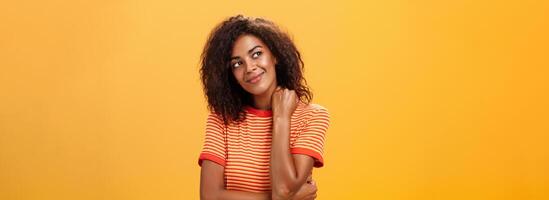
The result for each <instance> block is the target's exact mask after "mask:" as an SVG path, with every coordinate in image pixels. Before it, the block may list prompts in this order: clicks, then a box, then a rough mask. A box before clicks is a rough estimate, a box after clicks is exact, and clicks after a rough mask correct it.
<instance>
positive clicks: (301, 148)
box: [291, 106, 330, 168]
mask: <svg viewBox="0 0 549 200" xmlns="http://www.w3.org/2000/svg"><path fill="white" fill-rule="evenodd" d="M329 125H330V116H329V114H328V111H327V110H326V109H325V108H323V107H320V106H318V107H317V108H315V109H313V110H312V111H311V117H310V118H309V120H308V121H307V122H306V125H305V127H304V128H303V131H302V132H301V133H300V134H299V136H297V138H296V140H295V143H294V144H293V146H292V147H291V153H292V154H305V155H308V156H311V157H313V158H314V160H315V162H314V167H317V168H318V167H322V166H324V159H323V157H322V155H323V153H324V142H325V140H326V131H327V130H328V126H329Z"/></svg>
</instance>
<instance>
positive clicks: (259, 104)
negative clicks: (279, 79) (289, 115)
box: [253, 84, 277, 110]
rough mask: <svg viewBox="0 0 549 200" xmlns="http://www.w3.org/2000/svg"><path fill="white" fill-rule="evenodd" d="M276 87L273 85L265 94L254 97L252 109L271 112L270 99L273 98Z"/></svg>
mask: <svg viewBox="0 0 549 200" xmlns="http://www.w3.org/2000/svg"><path fill="white" fill-rule="evenodd" d="M276 86H277V84H273V86H272V87H270V88H269V89H267V91H265V93H263V94H260V95H254V97H253V98H254V107H255V108H257V109H260V110H271V108H272V105H271V97H272V96H273V92H274V91H275V89H276Z"/></svg>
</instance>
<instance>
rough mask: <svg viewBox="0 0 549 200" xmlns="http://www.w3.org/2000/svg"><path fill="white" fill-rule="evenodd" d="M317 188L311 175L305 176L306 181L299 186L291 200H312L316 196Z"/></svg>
mask: <svg viewBox="0 0 549 200" xmlns="http://www.w3.org/2000/svg"><path fill="white" fill-rule="evenodd" d="M317 190H318V188H317V187H316V183H315V181H314V180H313V178H312V176H309V178H307V182H305V184H303V186H301V188H299V191H297V193H296V194H295V195H294V196H293V198H292V200H313V199H315V198H316V192H317Z"/></svg>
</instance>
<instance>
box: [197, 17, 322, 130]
mask: <svg viewBox="0 0 549 200" xmlns="http://www.w3.org/2000/svg"><path fill="white" fill-rule="evenodd" d="M243 34H251V35H253V36H255V37H258V38H259V39H261V40H262V41H263V42H264V43H265V44H266V45H267V47H268V48H269V50H271V52H272V53H273V55H274V56H275V58H276V59H277V64H276V66H275V71H276V81H277V83H278V85H279V86H281V87H283V88H287V89H290V90H295V92H296V95H297V97H298V98H299V100H300V101H302V102H305V103H310V102H311V101H312V98H313V95H312V92H311V91H310V89H309V87H308V86H307V81H306V80H305V78H304V77H303V70H304V63H303V60H302V59H301V54H300V53H299V51H298V50H297V48H296V46H295V45H294V43H293V41H292V39H291V38H290V37H289V35H288V34H287V33H285V32H283V31H281V29H280V28H279V27H278V26H277V25H275V24H274V23H273V22H271V21H269V20H266V19H262V18H251V17H244V16H242V15H237V16H233V17H230V18H228V19H227V20H225V21H223V22H221V23H220V24H219V25H217V26H216V27H215V28H214V29H213V30H212V32H211V33H210V36H209V38H208V40H207V42H206V45H205V46H204V50H203V52H202V55H201V68H200V76H201V80H202V85H203V88H204V94H205V97H206V99H207V101H208V109H209V110H211V111H213V112H215V113H216V114H218V115H220V116H221V117H222V118H223V121H224V122H225V124H228V123H230V122H235V121H240V120H242V119H243V117H244V115H243V112H244V109H243V107H244V106H245V105H250V106H251V105H253V99H252V96H251V94H250V93H248V92H247V91H245V90H244V89H243V88H242V87H241V86H240V84H238V82H237V81H236V79H235V78H234V76H233V74H232V71H231V68H230V58H231V54H232V48H233V45H234V42H235V40H236V39H237V38H238V37H239V36H241V35H243Z"/></svg>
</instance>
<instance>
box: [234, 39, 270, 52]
mask: <svg viewBox="0 0 549 200" xmlns="http://www.w3.org/2000/svg"><path fill="white" fill-rule="evenodd" d="M258 45H259V46H262V47H264V48H265V47H266V45H265V43H263V41H261V39H259V38H258V37H256V36H254V35H251V34H244V35H241V36H239V37H238V38H237V39H236V41H235V42H234V45H233V49H232V56H238V55H246V54H248V50H250V49H252V48H254V47H256V46H258Z"/></svg>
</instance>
